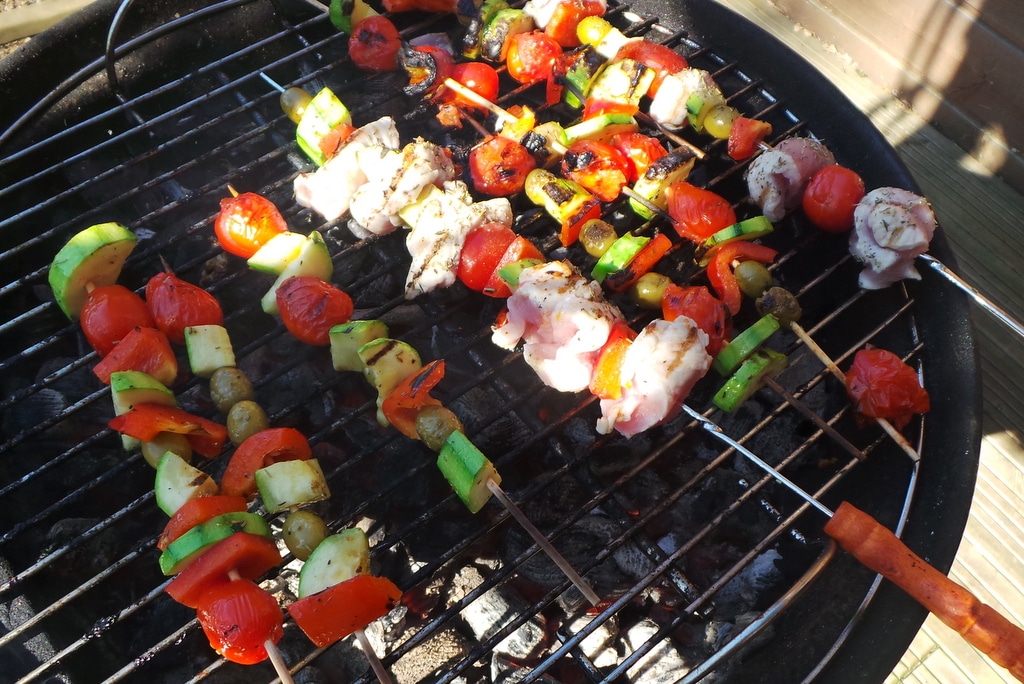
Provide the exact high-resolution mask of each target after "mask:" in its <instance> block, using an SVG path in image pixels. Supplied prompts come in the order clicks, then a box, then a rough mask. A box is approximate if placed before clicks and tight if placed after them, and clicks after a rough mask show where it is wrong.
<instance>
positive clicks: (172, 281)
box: [146, 271, 224, 344]
mask: <svg viewBox="0 0 1024 684" xmlns="http://www.w3.org/2000/svg"><path fill="white" fill-rule="evenodd" d="M146 306H147V307H149V312H150V313H151V314H153V320H154V321H155V322H156V327H157V329H159V330H162V331H163V333H164V334H165V335H167V339H169V340H170V341H171V342H173V343H175V344H185V328H187V327H189V326H191V325H220V324H221V323H223V322H224V312H223V310H221V308H220V302H218V301H217V298H216V297H214V296H213V295H212V294H210V293H209V292H207V291H206V290H204V289H203V288H201V287H199V286H197V285H193V284H192V283H190V282H188V281H186V280H182V279H181V278H179V277H178V276H176V275H174V274H173V273H171V272H170V271H165V272H164V273H157V274H156V275H155V276H153V277H152V278H150V279H149V282H147V283H146Z"/></svg>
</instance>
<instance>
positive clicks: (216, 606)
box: [196, 578, 284, 665]
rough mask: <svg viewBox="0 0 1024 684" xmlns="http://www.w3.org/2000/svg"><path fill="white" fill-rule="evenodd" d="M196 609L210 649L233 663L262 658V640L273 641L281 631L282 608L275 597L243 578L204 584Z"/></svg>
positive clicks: (282, 625) (282, 629)
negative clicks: (204, 588)
mask: <svg viewBox="0 0 1024 684" xmlns="http://www.w3.org/2000/svg"><path fill="white" fill-rule="evenodd" d="M196 613H197V616H198V617H199V624H200V625H202V627H203V632H204V633H205V634H206V638H207V639H209V640H210V646H211V647H212V648H213V650H215V651H216V652H217V653H219V654H221V655H222V656H224V657H225V658H227V659H228V660H230V661H232V662H234V663H242V664H243V665H252V664H253V663H258V662H260V661H262V660H266V659H267V648H266V645H265V644H266V642H267V641H270V642H271V643H274V644H276V643H277V642H278V641H280V640H281V636H282V635H283V634H284V624H283V623H284V611H282V610H281V606H279V605H278V604H277V600H276V599H274V597H273V596H271V595H270V594H269V593H267V592H266V591H264V590H263V589H261V588H260V586H259V585H258V584H256V583H255V582H253V581H252V580H248V579H244V578H240V579H235V580H231V581H230V582H225V583H222V584H214V585H213V586H211V587H210V588H208V589H207V590H206V591H204V592H203V594H202V596H200V597H199V605H198V606H197V607H196Z"/></svg>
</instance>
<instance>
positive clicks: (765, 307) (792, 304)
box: [754, 287, 803, 328]
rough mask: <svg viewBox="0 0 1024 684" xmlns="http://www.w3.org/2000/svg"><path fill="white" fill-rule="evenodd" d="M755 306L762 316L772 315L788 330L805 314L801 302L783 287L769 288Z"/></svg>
mask: <svg viewBox="0 0 1024 684" xmlns="http://www.w3.org/2000/svg"><path fill="white" fill-rule="evenodd" d="M754 305H755V306H756V307H757V311H758V313H760V314H761V315H762V316H764V315H765V314H772V315H774V316H775V317H776V318H778V319H779V323H780V324H781V325H782V327H783V328H788V327H789V326H790V325H791V324H793V323H796V322H797V321H799V320H800V316H801V315H802V314H803V310H802V309H801V308H800V302H798V301H797V300H796V297H794V296H793V294H792V293H791V292H790V291H789V290H786V289H785V288H781V287H772V288H769V289H768V290H767V291H766V292H765V293H764V294H763V295H761V296H760V297H758V299H757V301H756V302H755V303H754Z"/></svg>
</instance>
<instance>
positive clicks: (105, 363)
mask: <svg viewBox="0 0 1024 684" xmlns="http://www.w3.org/2000/svg"><path fill="white" fill-rule="evenodd" d="M126 370H136V371H142V372H143V373H148V374H149V375H152V376H153V377H154V378H156V379H157V380H159V381H160V382H162V383H163V384H165V385H171V384H172V383H173V382H174V379H175V378H176V377H178V359H177V358H176V357H175V356H174V350H173V349H171V343H170V341H168V339H167V335H165V334H164V333H162V332H160V331H159V330H157V329H156V328H134V329H133V330H132V331H131V332H129V333H128V334H127V335H125V336H124V337H123V338H121V341H120V342H118V343H117V344H116V345H114V348H113V349H112V350H111V351H110V353H109V354H107V355H106V356H104V357H103V360H102V361H100V362H99V363H97V364H96V365H95V366H94V367H93V369H92V372H93V373H95V374H96V377H97V378H99V379H100V380H101V381H102V382H103V384H105V385H109V384H110V374H111V373H113V372H115V371H126Z"/></svg>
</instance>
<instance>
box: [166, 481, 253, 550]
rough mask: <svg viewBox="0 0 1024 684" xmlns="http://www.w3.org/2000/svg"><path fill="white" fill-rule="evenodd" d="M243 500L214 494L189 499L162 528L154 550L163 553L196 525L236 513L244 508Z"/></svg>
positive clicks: (239, 497)
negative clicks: (169, 545) (225, 514)
mask: <svg viewBox="0 0 1024 684" xmlns="http://www.w3.org/2000/svg"><path fill="white" fill-rule="evenodd" d="M245 504H246V502H245V498H244V497H241V496H227V495H225V494H215V495H213V496H200V497H197V498H195V499H189V500H188V501H186V502H185V504H184V505H183V506H182V507H181V508H179V509H178V510H177V511H175V513H174V515H172V516H171V519H170V520H168V521H167V524H166V525H165V526H164V531H163V532H162V533H161V534H160V538H159V539H157V540H156V548H158V549H160V550H161V551H163V550H164V549H166V548H167V545H168V544H170V543H171V542H172V541H174V540H175V539H177V538H178V537H180V536H181V535H183V534H185V533H186V532H188V531H189V530H191V529H192V528H193V527H195V526H196V525H199V524H200V523H204V522H206V521H207V520H209V519H211V518H215V517H217V516H218V515H223V514H224V513H236V512H239V511H244V510H245V508H246V505H245Z"/></svg>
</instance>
